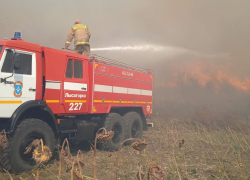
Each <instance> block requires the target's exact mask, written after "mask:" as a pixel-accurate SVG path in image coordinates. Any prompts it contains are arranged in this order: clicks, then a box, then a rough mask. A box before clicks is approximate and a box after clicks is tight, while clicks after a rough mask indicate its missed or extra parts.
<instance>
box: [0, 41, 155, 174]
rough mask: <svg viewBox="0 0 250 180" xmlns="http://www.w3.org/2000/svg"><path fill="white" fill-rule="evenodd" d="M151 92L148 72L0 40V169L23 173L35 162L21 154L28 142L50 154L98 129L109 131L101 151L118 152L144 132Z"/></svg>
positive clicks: (36, 45) (118, 63)
mask: <svg viewBox="0 0 250 180" xmlns="http://www.w3.org/2000/svg"><path fill="white" fill-rule="evenodd" d="M152 87H153V71H152V70H148V69H141V68H137V67H134V66H130V65H127V64H124V63H120V62H117V61H113V60H110V59H107V58H104V57H100V56H91V57H88V56H84V55H79V54H76V53H72V52H68V51H63V50H58V49H53V48H49V47H42V46H40V45H38V44H34V43H30V42H25V41H23V40H21V39H18V38H17V39H11V40H0V110H1V111H0V130H5V131H6V134H7V137H8V142H9V143H8V145H7V146H6V147H2V148H1V153H0V160H1V162H0V163H1V164H2V166H3V167H4V168H5V169H6V170H8V171H9V172H14V173H18V172H23V171H26V170H30V169H31V168H32V167H33V166H34V165H35V161H34V160H33V159H32V154H31V152H30V153H25V151H26V148H27V147H28V146H30V144H31V143H32V142H33V141H34V140H35V139H43V142H44V143H45V145H46V146H48V147H49V148H50V149H51V150H52V151H53V150H54V149H55V147H56V145H57V144H58V143H61V142H62V140H64V139H65V138H68V139H69V140H70V141H72V142H81V141H85V140H93V139H94V138H95V133H96V132H97V130H98V129H99V128H101V127H105V128H106V129H107V130H108V131H111V130H112V131H114V132H115V135H114V137H113V138H112V139H111V140H110V141H108V142H104V143H102V147H103V149H104V150H118V148H119V145H120V143H121V142H122V141H124V140H125V139H127V138H141V137H142V132H143V130H147V121H146V118H147V117H151V119H152V92H153V91H152ZM100 143H101V142H100Z"/></svg>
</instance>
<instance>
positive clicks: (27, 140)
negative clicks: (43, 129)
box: [19, 133, 44, 161]
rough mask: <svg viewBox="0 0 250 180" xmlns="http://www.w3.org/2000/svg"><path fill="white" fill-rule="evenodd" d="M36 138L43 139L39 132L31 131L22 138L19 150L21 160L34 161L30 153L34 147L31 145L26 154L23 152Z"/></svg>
mask: <svg viewBox="0 0 250 180" xmlns="http://www.w3.org/2000/svg"><path fill="white" fill-rule="evenodd" d="M36 139H43V140H44V138H43V137H42V136H41V135H40V134H38V133H32V134H29V135H28V136H26V137H25V138H24V140H23V141H22V143H21V146H20V151H19V152H20V155H21V157H22V158H23V160H25V161H34V160H33V158H32V153H33V151H34V149H35V147H32V149H31V150H30V151H29V152H28V153H27V154H24V152H25V151H26V148H27V147H29V146H30V145H31V143H32V142H33V141H34V140H36Z"/></svg>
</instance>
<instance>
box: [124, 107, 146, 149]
mask: <svg viewBox="0 0 250 180" xmlns="http://www.w3.org/2000/svg"><path fill="white" fill-rule="evenodd" d="M123 117H124V119H125V120H126V123H127V124H128V129H127V131H128V132H127V138H139V139H140V138H141V137H142V132H143V124H142V118H141V116H140V114H138V113H137V112H128V113H126V114H125V115H124V116H123ZM132 142H133V141H127V142H126V145H131V144H132Z"/></svg>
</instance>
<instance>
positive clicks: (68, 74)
mask: <svg viewBox="0 0 250 180" xmlns="http://www.w3.org/2000/svg"><path fill="white" fill-rule="evenodd" d="M72 76H73V66H72V59H69V60H68V64H67V70H66V78H72Z"/></svg>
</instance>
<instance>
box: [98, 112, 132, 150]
mask: <svg viewBox="0 0 250 180" xmlns="http://www.w3.org/2000/svg"><path fill="white" fill-rule="evenodd" d="M104 128H106V129H107V131H114V132H115V135H114V136H113V138H112V139H111V140H109V141H107V142H104V143H103V145H102V148H103V149H104V150H107V151H117V150H118V149H119V147H120V143H121V142H122V141H124V140H125V138H126V136H127V134H126V132H127V130H126V129H127V128H126V123H125V119H124V118H123V117H122V116H121V115H120V114H117V113H110V114H109V115H108V116H107V117H106V119H105V122H104Z"/></svg>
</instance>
